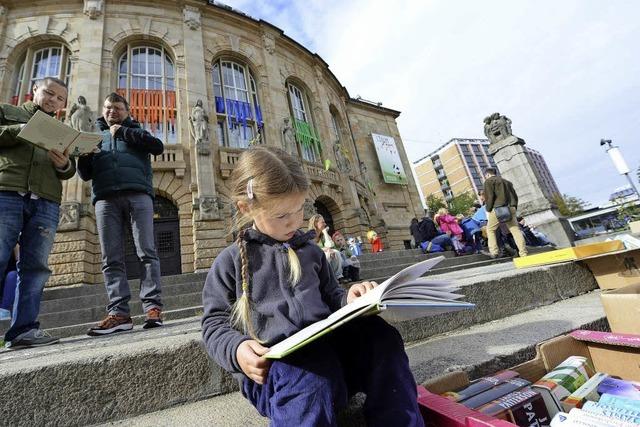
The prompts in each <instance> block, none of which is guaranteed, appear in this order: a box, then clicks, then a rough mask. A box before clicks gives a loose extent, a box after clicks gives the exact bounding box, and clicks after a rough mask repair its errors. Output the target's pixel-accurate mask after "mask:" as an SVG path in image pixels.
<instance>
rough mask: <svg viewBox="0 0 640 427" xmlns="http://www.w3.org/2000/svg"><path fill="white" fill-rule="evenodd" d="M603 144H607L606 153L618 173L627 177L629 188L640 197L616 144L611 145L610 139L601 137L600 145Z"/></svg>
mask: <svg viewBox="0 0 640 427" xmlns="http://www.w3.org/2000/svg"><path fill="white" fill-rule="evenodd" d="M603 145H607V146H608V147H607V148H606V150H607V153H609V157H611V161H612V162H613V165H614V166H615V167H616V169H617V170H618V173H619V174H620V175H624V176H626V177H627V180H628V181H629V184H631V188H632V189H633V191H635V192H636V195H637V196H638V197H639V198H640V193H639V192H638V189H637V188H636V184H635V183H634V182H633V180H632V179H631V177H630V176H629V172H630V170H629V166H627V162H625V161H624V157H622V153H621V152H620V148H619V147H618V146H616V145H612V144H611V140H610V139H601V140H600V146H603Z"/></svg>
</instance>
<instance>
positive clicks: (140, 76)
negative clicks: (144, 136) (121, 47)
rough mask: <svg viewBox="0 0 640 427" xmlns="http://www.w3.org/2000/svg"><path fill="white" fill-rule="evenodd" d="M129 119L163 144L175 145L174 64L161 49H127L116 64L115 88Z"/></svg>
mask: <svg viewBox="0 0 640 427" xmlns="http://www.w3.org/2000/svg"><path fill="white" fill-rule="evenodd" d="M116 92H118V93H119V94H120V95H122V96H124V97H125V98H127V99H128V100H129V104H130V106H131V116H132V117H133V118H134V119H135V120H137V121H139V122H140V124H141V125H142V127H143V128H144V129H146V130H148V131H149V132H150V133H152V134H153V135H154V136H156V137H157V138H160V139H161V140H162V141H163V142H164V143H168V144H175V143H177V142H178V131H177V126H176V87H175V69H174V66H173V60H172V59H171V58H170V57H169V56H168V55H167V53H166V51H165V50H164V49H163V48H161V47H151V46H132V45H128V46H127V50H126V51H125V53H123V54H122V56H121V57H120V60H119V61H118V88H117V89H116Z"/></svg>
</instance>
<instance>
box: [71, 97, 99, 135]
mask: <svg viewBox="0 0 640 427" xmlns="http://www.w3.org/2000/svg"><path fill="white" fill-rule="evenodd" d="M94 119H95V118H94V117H93V112H92V111H91V108H90V107H89V106H88V105H87V100H86V99H85V97H84V96H79V97H78V103H77V104H76V103H74V104H73V106H72V107H71V111H70V112H69V123H70V124H71V127H72V128H74V129H75V130H79V131H80V132H95V130H96V128H95V123H94Z"/></svg>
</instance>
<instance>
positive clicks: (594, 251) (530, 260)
mask: <svg viewBox="0 0 640 427" xmlns="http://www.w3.org/2000/svg"><path fill="white" fill-rule="evenodd" d="M623 249H624V243H622V242H621V241H619V240H612V241H609V242H599V243H590V244H588V245H581V246H574V247H572V248H564V249H556V250H555V251H547V252H542V253H539V254H535V255H527V256H525V257H520V258H514V260H513V263H514V264H515V266H516V267H517V268H525V267H533V266H536V265H546V264H555V263H558V262H565V261H576V260H579V259H583V258H587V257H592V256H594V255H601V254H604V253H607V252H614V251H620V250H623Z"/></svg>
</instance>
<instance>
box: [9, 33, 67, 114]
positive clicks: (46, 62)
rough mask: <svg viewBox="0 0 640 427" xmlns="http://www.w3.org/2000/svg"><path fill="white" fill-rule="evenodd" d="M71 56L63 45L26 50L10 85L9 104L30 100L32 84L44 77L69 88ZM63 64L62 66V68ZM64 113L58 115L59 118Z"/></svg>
mask: <svg viewBox="0 0 640 427" xmlns="http://www.w3.org/2000/svg"><path fill="white" fill-rule="evenodd" d="M70 56H71V54H70V52H69V49H67V48H66V47H65V46H64V45H63V44H55V45H49V46H46V47H43V46H42V45H39V46H36V47H30V48H29V49H27V52H26V53H25V55H24V57H23V58H22V60H21V62H20V65H19V66H18V67H17V68H16V69H17V72H16V73H15V76H14V79H13V85H12V89H13V91H12V93H11V103H12V104H13V105H18V104H21V103H22V102H24V101H29V100H31V98H32V96H33V94H32V90H33V84H34V83H35V82H36V81H38V80H39V79H41V78H44V77H57V78H59V79H60V80H63V81H64V82H65V83H66V84H67V86H69V77H70V73H71V58H70ZM63 64H64V66H63ZM63 115H64V112H61V113H59V117H61V116H63Z"/></svg>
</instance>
